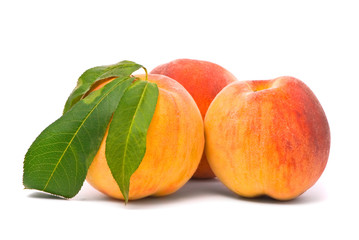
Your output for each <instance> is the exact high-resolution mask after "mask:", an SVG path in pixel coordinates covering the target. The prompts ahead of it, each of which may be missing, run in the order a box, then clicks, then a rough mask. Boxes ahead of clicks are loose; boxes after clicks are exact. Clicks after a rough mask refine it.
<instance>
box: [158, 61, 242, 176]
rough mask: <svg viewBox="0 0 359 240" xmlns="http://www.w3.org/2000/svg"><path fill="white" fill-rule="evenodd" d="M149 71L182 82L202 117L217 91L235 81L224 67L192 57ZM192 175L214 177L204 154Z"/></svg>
mask: <svg viewBox="0 0 359 240" xmlns="http://www.w3.org/2000/svg"><path fill="white" fill-rule="evenodd" d="M151 73H155V74H162V75H166V76H168V77H170V78H173V79H174V80H176V81H178V82H179V83H180V84H182V86H184V87H185V88H186V90H187V91H188V92H189V93H190V94H191V96H192V97H193V99H194V100H195V101H196V103H197V106H198V108H199V110H200V112H201V114H202V117H203V119H204V117H205V115H206V112H207V109H208V106H209V105H210V104H211V102H212V100H213V99H214V97H215V96H216V95H217V94H218V93H219V91H221V90H222V89H223V88H224V87H225V86H227V85H228V84H230V83H232V82H235V81H237V79H236V78H235V77H234V75H233V74H232V73H230V72H229V71H228V70H226V69H225V68H223V67H221V66H219V65H217V64H215V63H211V62H207V61H201V60H194V59H177V60H174V61H171V62H169V63H165V64H162V65H159V66H157V67H156V68H154V69H153V70H152V71H151ZM193 177H194V178H213V177H215V175H214V173H213V172H212V170H211V168H210V166H209V165H208V162H207V159H206V155H205V154H203V156H202V160H201V162H200V164H199V166H198V168H197V170H196V172H195V174H194V175H193Z"/></svg>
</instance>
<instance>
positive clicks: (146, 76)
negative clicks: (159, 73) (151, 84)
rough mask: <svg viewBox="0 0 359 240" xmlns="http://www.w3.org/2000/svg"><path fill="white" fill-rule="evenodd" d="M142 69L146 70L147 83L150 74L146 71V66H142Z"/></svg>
mask: <svg viewBox="0 0 359 240" xmlns="http://www.w3.org/2000/svg"><path fill="white" fill-rule="evenodd" d="M142 68H143V70H145V73H146V81H148V72H147V69H146V68H145V67H144V66H142Z"/></svg>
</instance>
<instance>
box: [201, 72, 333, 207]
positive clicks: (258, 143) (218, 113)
mask: <svg viewBox="0 0 359 240" xmlns="http://www.w3.org/2000/svg"><path fill="white" fill-rule="evenodd" d="M205 136H206V149H205V151H206V154H207V158H208V162H209V164H210V166H211V168H212V170H213V171H214V173H215V174H216V175H217V177H218V178H219V179H220V180H221V181H222V182H223V183H224V184H225V185H226V186H227V187H228V188H229V189H231V190H232V191H234V192H235V193H237V194H239V195H241V196H245V197H255V196H259V195H268V196H270V197H272V198H275V199H279V200H289V199H293V198H295V197H297V196H299V195H300V194H302V193H303V192H305V191H306V190H307V189H309V188H310V187H311V186H312V185H313V184H314V183H315V182H316V181H317V180H318V178H319V177H320V176H321V174H322V172H323V171H324V168H325V166H326V163H327V160H328V156H329V149H330V131H329V125H328V121H327V118H326V116H325V113H324V111H323V108H322V107H321V105H320V103H319V101H318V99H317V98H316V97H315V95H314V94H313V92H312V91H311V90H310V89H309V88H308V87H307V86H306V85H305V84H304V83H303V82H301V81H299V80H297V79H295V78H292V77H280V78H276V79H273V80H268V81H247V82H237V83H232V84H230V85H228V86H227V87H225V88H224V89H223V90H222V91H221V92H220V93H219V94H218V95H217V97H216V98H215V99H214V101H213V102H212V104H211V105H210V107H209V108H208V111H207V114H206V118H205Z"/></svg>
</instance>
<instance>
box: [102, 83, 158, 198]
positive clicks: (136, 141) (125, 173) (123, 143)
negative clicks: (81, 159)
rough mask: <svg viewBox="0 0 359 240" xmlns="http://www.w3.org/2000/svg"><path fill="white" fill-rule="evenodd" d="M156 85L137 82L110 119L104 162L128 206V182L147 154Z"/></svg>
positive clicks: (156, 91) (156, 93)
mask: <svg viewBox="0 0 359 240" xmlns="http://www.w3.org/2000/svg"><path fill="white" fill-rule="evenodd" d="M157 98H158V88H157V85H156V84H155V83H150V82H148V81H142V80H138V81H136V82H135V83H134V84H133V85H132V86H130V87H129V88H128V89H127V90H126V92H125V93H124V95H123V97H122V98H121V100H120V103H119V104H118V106H117V109H116V111H115V113H114V115H113V119H112V122H111V124H110V127H109V133H108V136H107V140H106V159H107V164H108V166H109V168H110V170H111V173H112V175H113V177H114V179H115V180H116V182H117V184H118V186H119V187H120V190H121V192H122V195H123V196H124V198H125V201H126V203H127V201H128V195H129V189H130V178H131V175H132V174H133V173H134V172H135V171H136V169H137V168H138V166H139V165H140V163H141V161H142V159H143V157H144V155H145V152H146V136H147V130H148V127H149V125H150V123H151V120H152V117H153V114H154V112H155V109H156V104H157Z"/></svg>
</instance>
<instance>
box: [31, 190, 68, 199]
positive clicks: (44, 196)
mask: <svg viewBox="0 0 359 240" xmlns="http://www.w3.org/2000/svg"><path fill="white" fill-rule="evenodd" d="M28 197H29V198H40V199H53V200H65V198H63V197H59V196H56V195H53V194H50V193H45V192H33V193H30V194H29V195H28Z"/></svg>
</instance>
